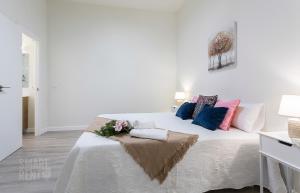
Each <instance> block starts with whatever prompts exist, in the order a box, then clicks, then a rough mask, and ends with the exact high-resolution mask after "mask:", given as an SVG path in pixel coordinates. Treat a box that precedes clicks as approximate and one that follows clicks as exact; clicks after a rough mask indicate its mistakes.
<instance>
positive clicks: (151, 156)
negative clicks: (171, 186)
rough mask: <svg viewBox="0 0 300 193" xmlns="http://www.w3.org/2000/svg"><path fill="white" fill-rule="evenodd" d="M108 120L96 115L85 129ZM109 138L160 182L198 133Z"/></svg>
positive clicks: (95, 127) (94, 127)
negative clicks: (158, 137) (160, 138)
mask: <svg viewBox="0 0 300 193" xmlns="http://www.w3.org/2000/svg"><path fill="white" fill-rule="evenodd" d="M109 121H110V119H105V118H101V117H98V118H96V120H95V121H94V122H93V124H91V126H89V128H88V129H87V131H91V132H93V131H94V130H96V129H100V127H102V126H103V125H104V124H105V123H107V122H109ZM111 139H113V140H117V141H119V142H120V143H121V144H122V146H123V147H124V149H125V151H126V152H127V153H128V154H129V155H130V156H131V157H132V158H133V159H134V160H135V161H136V163H138V164H139V165H140V166H141V167H142V168H143V169H144V171H145V172H146V174H147V175H148V176H149V177H150V178H151V180H153V179H157V180H158V181H159V183H160V184H162V183H163V182H164V180H165V179H166V177H167V176H168V173H169V171H170V170H171V169H172V168H173V167H174V166H175V165H176V164H177V163H178V162H179V161H180V160H181V159H182V158H183V157H184V155H185V153H186V152H187V151H188V149H189V148H190V147H191V146H192V145H193V144H195V143H196V142H197V140H198V135H191V134H184V133H176V132H172V131H169V136H168V140H167V141H158V140H152V139H142V138H134V137H131V136H129V135H122V136H113V137H111Z"/></svg>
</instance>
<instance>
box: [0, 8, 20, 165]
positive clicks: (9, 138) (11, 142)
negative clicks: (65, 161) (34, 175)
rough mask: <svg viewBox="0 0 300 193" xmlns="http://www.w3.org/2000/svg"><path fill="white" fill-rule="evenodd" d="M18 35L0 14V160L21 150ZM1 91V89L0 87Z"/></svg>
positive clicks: (8, 21)
mask: <svg viewBox="0 0 300 193" xmlns="http://www.w3.org/2000/svg"><path fill="white" fill-rule="evenodd" d="M21 37H22V36H21V33H20V30H19V28H18V26H17V25H16V24H14V23H13V22H11V21H10V20H9V19H7V18H6V17H5V16H3V15H2V14H1V13H0V85H1V86H4V87H10V88H3V89H1V90H2V91H1V92H0V160H3V159H4V158H5V157H7V156H8V155H10V154H11V153H13V152H14V151H16V150H17V149H18V148H20V147H21V146H22V101H21V100H22V84H21V83H22V79H21V78H22V75H21V70H22V54H21V45H22V41H21V40H22V39H21ZM0 88H1V87H0Z"/></svg>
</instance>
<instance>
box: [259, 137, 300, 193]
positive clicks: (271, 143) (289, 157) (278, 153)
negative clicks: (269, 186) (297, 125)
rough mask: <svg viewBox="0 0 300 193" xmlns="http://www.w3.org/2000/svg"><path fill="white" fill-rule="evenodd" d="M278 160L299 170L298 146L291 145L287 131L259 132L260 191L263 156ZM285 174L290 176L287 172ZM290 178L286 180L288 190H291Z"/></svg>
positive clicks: (261, 190) (299, 149) (299, 150)
mask: <svg viewBox="0 0 300 193" xmlns="http://www.w3.org/2000/svg"><path fill="white" fill-rule="evenodd" d="M264 157H269V158H272V159H275V160H277V161H279V162H280V163H281V164H283V165H285V166H287V167H288V172H291V169H292V170H296V171H300V148H299V147H296V146H294V145H293V143H292V141H291V139H290V138H289V136H288V132H287V131H286V132H260V193H263V185H264V182H263V176H264V174H263V171H264V165H263V158H264ZM287 176H290V175H289V174H288V175H287ZM292 180H293V179H287V181H288V187H287V188H288V192H289V193H290V192H292V184H293V183H292Z"/></svg>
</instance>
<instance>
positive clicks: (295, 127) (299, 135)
mask: <svg viewBox="0 0 300 193" xmlns="http://www.w3.org/2000/svg"><path fill="white" fill-rule="evenodd" d="M288 122H289V124H288V128H289V129H288V131H289V136H290V138H296V139H300V119H296V118H295V119H294V118H293V119H289V121H288Z"/></svg>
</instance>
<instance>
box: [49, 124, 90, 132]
mask: <svg viewBox="0 0 300 193" xmlns="http://www.w3.org/2000/svg"><path fill="white" fill-rule="evenodd" d="M87 127H88V126H87V125H79V126H60V127H59V126H57V127H48V128H47V131H79V130H84V129H86V128H87Z"/></svg>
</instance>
